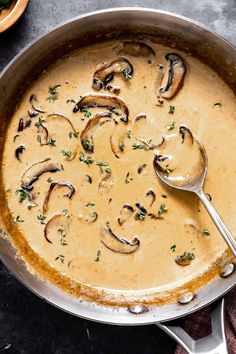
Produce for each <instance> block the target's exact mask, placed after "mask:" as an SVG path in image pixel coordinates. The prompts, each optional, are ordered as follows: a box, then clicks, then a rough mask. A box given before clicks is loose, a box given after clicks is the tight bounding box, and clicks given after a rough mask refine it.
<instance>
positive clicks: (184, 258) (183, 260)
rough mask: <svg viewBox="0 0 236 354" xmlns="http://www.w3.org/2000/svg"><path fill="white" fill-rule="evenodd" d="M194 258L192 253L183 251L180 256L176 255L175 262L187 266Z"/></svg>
mask: <svg viewBox="0 0 236 354" xmlns="http://www.w3.org/2000/svg"><path fill="white" fill-rule="evenodd" d="M194 259H195V256H194V254H193V253H189V252H184V253H183V254H182V255H181V256H178V257H176V259H175V262H176V263H177V264H178V265H180V266H183V267H185V266H188V265H190V264H191V262H192V261H193V260H194Z"/></svg>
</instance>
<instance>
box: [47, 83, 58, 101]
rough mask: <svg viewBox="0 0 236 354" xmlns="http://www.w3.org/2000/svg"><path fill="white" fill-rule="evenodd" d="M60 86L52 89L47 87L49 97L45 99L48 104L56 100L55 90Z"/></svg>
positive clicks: (56, 93)
mask: <svg viewBox="0 0 236 354" xmlns="http://www.w3.org/2000/svg"><path fill="white" fill-rule="evenodd" d="M60 86H61V85H55V86H53V87H49V89H48V93H49V96H48V97H47V100H48V101H49V102H51V101H52V102H53V101H55V100H58V92H57V89H58V87H60Z"/></svg>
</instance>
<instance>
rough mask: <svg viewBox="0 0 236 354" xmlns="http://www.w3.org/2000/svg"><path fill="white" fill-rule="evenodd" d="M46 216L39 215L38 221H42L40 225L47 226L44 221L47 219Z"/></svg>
mask: <svg viewBox="0 0 236 354" xmlns="http://www.w3.org/2000/svg"><path fill="white" fill-rule="evenodd" d="M46 217H47V216H46V215H44V214H39V215H37V219H38V220H39V221H40V224H45V222H44V220H45V219H46Z"/></svg>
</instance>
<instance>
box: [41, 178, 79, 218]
mask: <svg viewBox="0 0 236 354" xmlns="http://www.w3.org/2000/svg"><path fill="white" fill-rule="evenodd" d="M56 188H67V192H66V193H65V194H64V197H68V198H69V199H71V198H72V196H73V195H74V194H75V188H74V186H73V185H72V184H71V183H70V182H67V181H59V182H52V183H51V184H50V187H49V189H48V192H47V194H46V197H45V199H44V203H43V214H46V212H47V210H48V203H49V200H50V197H51V195H52V192H53V191H55V189H56Z"/></svg>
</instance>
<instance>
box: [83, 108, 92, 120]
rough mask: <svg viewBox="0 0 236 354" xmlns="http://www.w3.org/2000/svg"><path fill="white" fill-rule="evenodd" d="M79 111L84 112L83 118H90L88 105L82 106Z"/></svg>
mask: <svg viewBox="0 0 236 354" xmlns="http://www.w3.org/2000/svg"><path fill="white" fill-rule="evenodd" d="M81 112H83V113H84V116H85V118H90V117H91V115H92V113H91V112H89V110H88V107H83V108H82V109H81Z"/></svg>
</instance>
